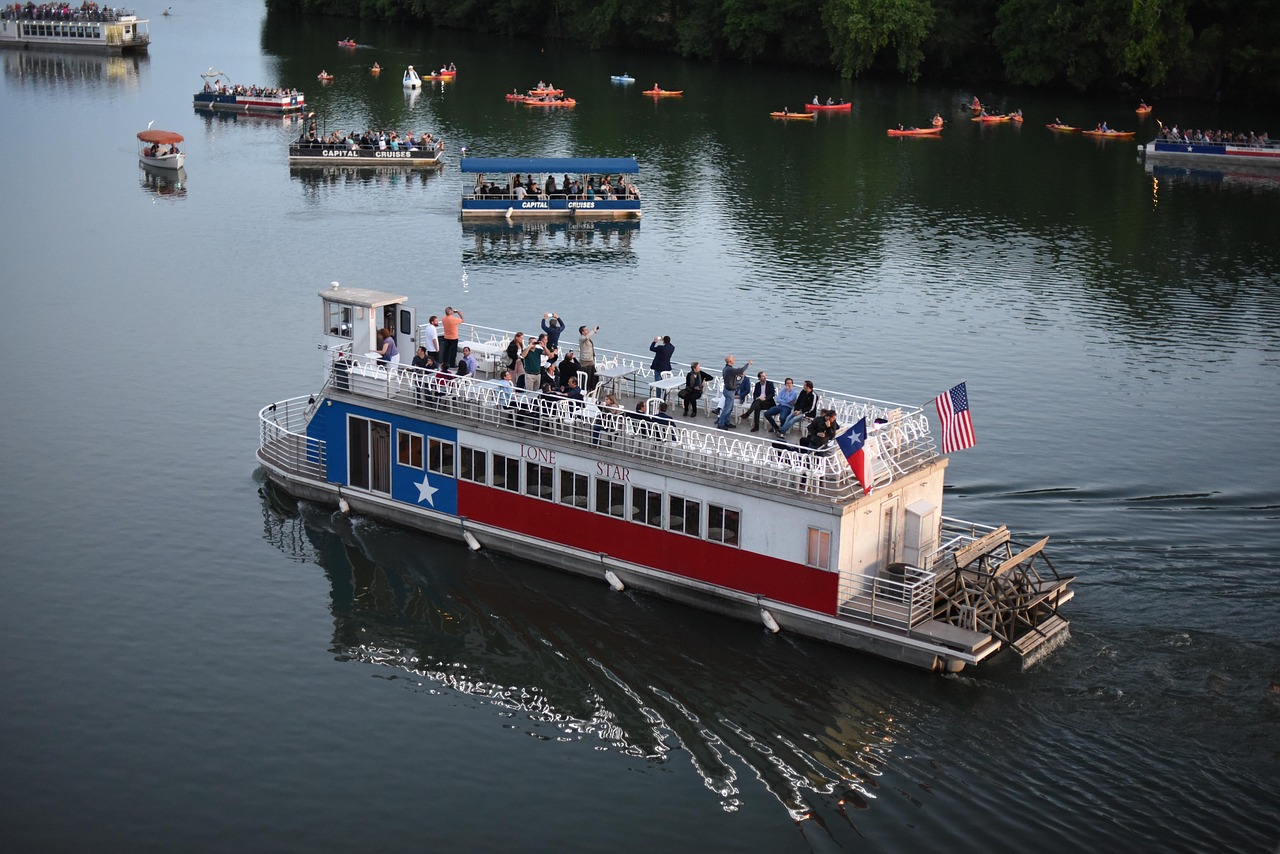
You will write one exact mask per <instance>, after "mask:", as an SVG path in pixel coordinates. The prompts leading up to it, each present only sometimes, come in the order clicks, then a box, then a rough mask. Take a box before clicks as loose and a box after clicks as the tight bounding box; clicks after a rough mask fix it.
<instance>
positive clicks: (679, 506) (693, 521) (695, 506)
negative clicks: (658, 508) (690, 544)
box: [667, 495, 702, 537]
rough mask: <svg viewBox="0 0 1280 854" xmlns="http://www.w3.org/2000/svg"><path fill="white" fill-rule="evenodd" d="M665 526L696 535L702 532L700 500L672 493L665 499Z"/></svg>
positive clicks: (692, 535)
mask: <svg viewBox="0 0 1280 854" xmlns="http://www.w3.org/2000/svg"><path fill="white" fill-rule="evenodd" d="M667 527H668V528H669V529H671V530H672V531H675V532H677V533H680V534H688V535H689V536H691V537H697V536H699V535H701V533H702V502H701V501H694V500H693V499H691V498H681V497H680V496H679V495H672V496H671V497H670V498H669V499H668V501H667Z"/></svg>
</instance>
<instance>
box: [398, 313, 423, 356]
mask: <svg viewBox="0 0 1280 854" xmlns="http://www.w3.org/2000/svg"><path fill="white" fill-rule="evenodd" d="M395 311H396V322H395V327H396V349H397V350H399V351H400V364H402V365H407V364H409V363H411V362H412V361H413V357H414V356H416V355H418V341H417V338H418V316H417V312H416V311H414V310H413V309H412V308H410V307H409V306H407V305H397V306H395Z"/></svg>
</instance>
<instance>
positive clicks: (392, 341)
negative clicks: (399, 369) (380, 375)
mask: <svg viewBox="0 0 1280 854" xmlns="http://www.w3.org/2000/svg"><path fill="white" fill-rule="evenodd" d="M378 361H379V362H383V363H384V364H386V366H387V368H388V370H393V371H394V370H395V369H396V366H397V365H399V364H400V350H399V348H398V347H396V335H395V332H393V331H392V330H390V329H382V330H379V332H378Z"/></svg>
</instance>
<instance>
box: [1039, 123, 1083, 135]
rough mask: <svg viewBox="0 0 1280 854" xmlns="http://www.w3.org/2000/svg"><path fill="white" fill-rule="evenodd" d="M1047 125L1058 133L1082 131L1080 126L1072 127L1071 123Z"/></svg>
mask: <svg viewBox="0 0 1280 854" xmlns="http://www.w3.org/2000/svg"><path fill="white" fill-rule="evenodd" d="M1045 127H1047V128H1048V129H1049V130H1053V131H1057V132H1058V133H1079V131H1080V128H1076V127H1072V126H1071V125H1055V124H1047V125H1045Z"/></svg>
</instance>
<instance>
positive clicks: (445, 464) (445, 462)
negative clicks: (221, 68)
mask: <svg viewBox="0 0 1280 854" xmlns="http://www.w3.org/2000/svg"><path fill="white" fill-rule="evenodd" d="M427 467H428V470H429V471H433V472H435V473H436V474H442V475H445V476H447V477H453V443H452V442H446V441H444V440H443V439H431V440H429V441H428V442H427Z"/></svg>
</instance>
